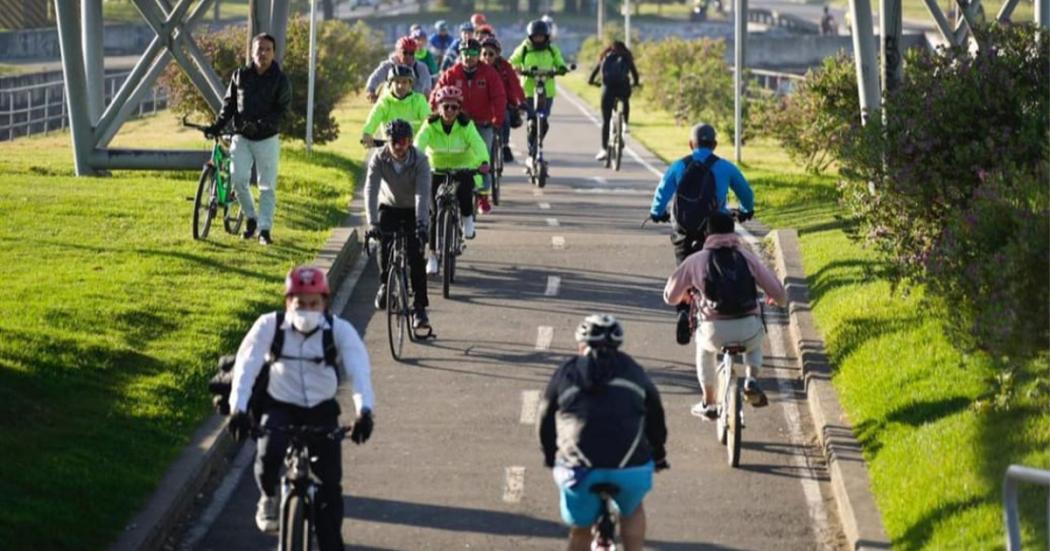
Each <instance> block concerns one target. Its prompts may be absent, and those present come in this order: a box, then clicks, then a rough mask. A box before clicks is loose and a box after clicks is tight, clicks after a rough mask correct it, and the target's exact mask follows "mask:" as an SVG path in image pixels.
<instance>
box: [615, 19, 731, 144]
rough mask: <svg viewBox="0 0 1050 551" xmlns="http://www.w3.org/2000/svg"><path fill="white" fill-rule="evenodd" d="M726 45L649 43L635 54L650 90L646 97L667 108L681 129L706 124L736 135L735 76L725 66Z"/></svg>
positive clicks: (676, 41)
mask: <svg viewBox="0 0 1050 551" xmlns="http://www.w3.org/2000/svg"><path fill="white" fill-rule="evenodd" d="M725 48H726V45H725V41H723V40H714V39H710V38H698V39H694V40H684V39H681V38H669V39H666V40H661V41H659V42H644V43H642V44H641V45H640V46H639V48H637V49H636V52H635V60H636V62H637V64H638V71H639V72H640V73H641V74H642V80H643V81H644V82H645V87H644V88H642V93H643V94H644V96H645V98H646V99H648V100H649V101H651V102H653V104H655V105H663V106H665V107H666V108H667V110H668V111H670V112H671V113H672V114H673V115H674V117H675V120H676V121H677V123H678V124H693V123H696V122H698V121H706V122H708V123H710V124H712V125H714V126H715V127H716V128H718V129H719V130H720V131H722V132H725V133H727V134H731V133H732V128H733V75H732V73H731V72H730V71H729V70H728V67H727V66H726V63H725Z"/></svg>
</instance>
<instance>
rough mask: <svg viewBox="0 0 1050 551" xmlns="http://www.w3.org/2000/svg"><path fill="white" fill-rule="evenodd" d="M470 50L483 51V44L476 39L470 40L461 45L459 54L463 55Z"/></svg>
mask: <svg viewBox="0 0 1050 551" xmlns="http://www.w3.org/2000/svg"><path fill="white" fill-rule="evenodd" d="M468 50H474V51H475V52H480V51H481V42H479V41H478V39H476V38H470V39H467V40H464V41H463V42H460V43H459V52H460V53H463V52H466V51H468Z"/></svg>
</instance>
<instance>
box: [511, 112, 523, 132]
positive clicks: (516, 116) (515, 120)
mask: <svg viewBox="0 0 1050 551" xmlns="http://www.w3.org/2000/svg"><path fill="white" fill-rule="evenodd" d="M522 122H523V121H522V119H521V111H520V110H519V109H517V108H515V109H511V111H510V127H511V128H521V124H522Z"/></svg>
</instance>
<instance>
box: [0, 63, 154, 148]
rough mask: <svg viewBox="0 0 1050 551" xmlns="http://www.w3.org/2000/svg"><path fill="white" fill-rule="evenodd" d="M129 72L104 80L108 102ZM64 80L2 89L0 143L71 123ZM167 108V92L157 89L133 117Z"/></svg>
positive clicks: (106, 100)
mask: <svg viewBox="0 0 1050 551" xmlns="http://www.w3.org/2000/svg"><path fill="white" fill-rule="evenodd" d="M128 74H129V72H121V73H112V74H108V75H106V77H105V84H104V88H103V90H104V92H105V102H106V103H107V104H108V103H109V101H110V100H111V99H112V98H113V97H114V96H116V94H117V90H119V89H120V85H121V84H122V83H123V82H124V79H125V78H127V76H128ZM65 95H66V91H65V86H64V84H63V81H62V79H57V80H53V81H50V82H41V83H39V84H31V85H28V86H17V87H13V88H5V89H2V90H0V141H7V140H13V139H15V138H21V137H24V136H31V135H33V134H43V133H47V132H51V131H52V130H61V129H64V128H65V127H66V125H67V124H68V122H67V121H68V109H69V107H68V105H67V102H66V97H65ZM167 107H168V92H167V89H165V88H164V87H163V86H160V85H158V86H154V87H153V93H152V94H151V95H149V96H147V97H146V98H144V99H143V100H142V102H140V103H139V105H138V108H137V110H136V111H135V112H134V114H133V116H136V117H138V116H142V115H146V114H150V113H155V112H157V111H159V110H161V109H166V108H167Z"/></svg>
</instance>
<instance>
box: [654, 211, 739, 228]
mask: <svg viewBox="0 0 1050 551" xmlns="http://www.w3.org/2000/svg"><path fill="white" fill-rule="evenodd" d="M749 214H750V213H749ZM729 215H730V216H732V217H733V220H734V221H736V222H740V209H739V208H731V209H729ZM650 220H652V217H651V216H646V217H645V219H643V220H642V225H641V226H639V227H641V228H644V227H645V225H646V224H647V223H649V221H650ZM653 223H654V224H670V223H671V220H670V219H667V220H663V221H659V222H657V221H653Z"/></svg>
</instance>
